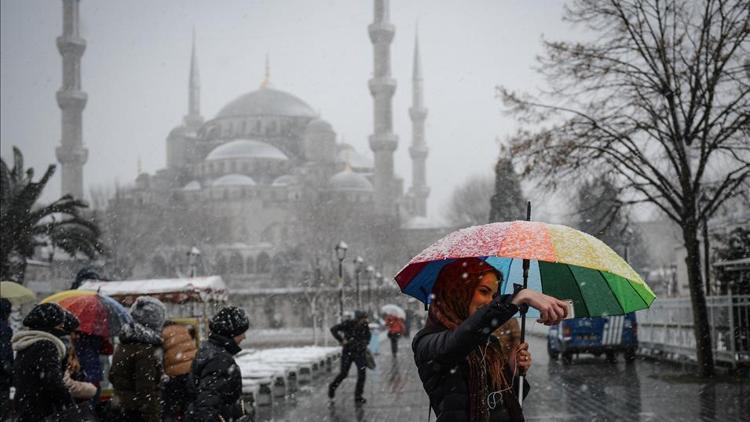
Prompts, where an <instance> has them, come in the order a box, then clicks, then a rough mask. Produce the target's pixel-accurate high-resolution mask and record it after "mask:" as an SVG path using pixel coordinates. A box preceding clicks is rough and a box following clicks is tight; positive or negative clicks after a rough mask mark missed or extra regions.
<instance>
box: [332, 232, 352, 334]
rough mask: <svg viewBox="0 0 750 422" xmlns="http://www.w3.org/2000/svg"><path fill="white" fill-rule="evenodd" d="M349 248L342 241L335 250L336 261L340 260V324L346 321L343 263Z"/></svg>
mask: <svg viewBox="0 0 750 422" xmlns="http://www.w3.org/2000/svg"><path fill="white" fill-rule="evenodd" d="M348 248H349V247H348V246H347V245H346V243H344V241H343V240H342V241H341V242H339V243H338V244H337V245H336V247H334V249H335V250H336V259H338V260H339V322H341V321H343V320H344V267H343V262H344V258H346V250H347V249H348Z"/></svg>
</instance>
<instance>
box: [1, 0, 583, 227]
mask: <svg viewBox="0 0 750 422" xmlns="http://www.w3.org/2000/svg"><path fill="white" fill-rule="evenodd" d="M391 3H392V4H391V20H392V22H393V23H394V24H395V25H396V37H395V40H394V42H393V44H392V48H391V51H392V57H393V60H392V61H393V68H392V73H393V76H394V77H395V78H396V79H397V80H398V88H397V91H396V95H395V97H394V122H395V130H396V132H397V134H398V135H399V136H400V143H399V148H398V150H397V151H396V171H397V173H398V174H399V175H400V176H401V177H403V178H404V179H405V181H404V185H405V187H406V188H408V186H409V185H410V184H411V182H410V177H411V167H410V160H409V157H408V145H409V143H410V138H411V129H410V120H409V116H408V107H409V105H410V100H411V83H410V79H411V70H412V51H413V46H414V34H415V26H416V23H417V22H418V23H419V33H420V34H419V36H420V43H421V52H422V63H423V69H424V79H425V82H424V85H425V100H426V105H427V107H428V108H429V116H428V118H427V142H428V144H429V147H430V156H429V157H428V167H427V171H428V175H427V177H428V183H429V184H430V185H431V186H432V195H431V197H430V200H429V210H430V213H431V214H432V215H440V214H442V211H441V209H443V208H444V206H445V204H446V202H447V200H448V198H449V196H450V193H451V191H452V189H453V188H454V187H455V185H456V184H458V183H460V182H461V181H463V180H464V179H466V178H467V177H468V176H469V175H472V174H476V173H482V172H487V173H489V172H490V171H491V168H492V165H493V163H494V160H495V158H496V156H497V143H496V138H498V137H499V138H501V139H502V138H504V137H505V136H506V135H508V134H510V133H512V132H513V130H514V124H513V122H512V120H511V119H509V118H508V117H507V116H504V115H503V114H502V113H501V107H502V105H501V103H500V102H499V101H498V100H496V99H495V98H494V87H495V86H496V85H498V84H503V85H506V86H509V87H511V88H514V89H521V90H527V91H534V90H535V89H536V88H537V87H538V86H541V84H542V83H543V81H542V80H541V79H540V78H539V77H538V76H537V75H536V73H535V72H534V71H533V69H532V67H533V66H534V65H535V56H536V55H537V54H539V53H540V52H541V39H542V36H543V35H544V36H545V37H546V38H550V39H570V38H573V35H574V34H575V29H574V28H571V26H570V25H569V24H567V23H564V22H562V20H561V16H562V4H563V2H562V1H560V0H545V1H536V2H520V1H505V0H502V1H501V0H473V1H471V2H466V1H459V0H439V1H436V0H409V1H406V0H397V1H393V2H391ZM80 7H81V32H82V36H83V37H84V38H85V39H86V40H87V42H88V48H87V50H86V52H85V54H84V56H83V61H82V81H83V82H82V83H83V89H84V91H86V92H87V93H88V96H89V101H88V105H87V106H86V109H85V110H84V143H85V144H86V147H87V148H88V149H89V161H88V163H87V164H86V166H85V170H84V172H85V173H84V174H85V176H84V178H85V184H86V186H85V187H84V188H85V190H86V192H88V190H89V189H90V188H91V187H95V186H103V185H113V184H114V183H115V182H116V181H117V182H119V183H120V184H127V183H131V182H132V181H133V179H134V178H135V176H136V171H137V162H138V157H140V158H141V161H142V165H143V170H145V171H148V172H153V171H155V170H157V169H160V168H163V167H165V164H166V163H165V161H166V159H165V155H166V154H165V153H166V146H165V138H166V136H167V134H168V133H169V131H170V130H171V129H172V128H173V127H174V126H176V125H177V124H179V123H180V122H181V119H182V116H183V115H184V114H185V113H186V109H187V77H188V64H189V59H190V41H191V31H192V28H193V27H195V29H196V32H197V40H198V41H197V48H198V59H199V66H200V74H201V84H202V91H201V96H202V108H201V111H202V113H203V115H204V117H206V118H207V119H208V118H212V117H214V116H215V114H216V113H217V112H218V110H219V109H220V108H221V107H222V106H224V105H225V104H227V103H228V102H230V101H231V100H233V99H234V98H236V97H238V96H239V95H241V94H243V93H246V92H249V91H252V90H255V89H257V88H258V86H259V84H260V82H261V80H262V79H263V72H264V56H265V54H266V53H268V54H269V55H270V60H271V82H272V83H273V85H274V86H275V87H276V88H278V89H282V90H285V91H288V92H291V93H293V94H294V95H297V96H298V97H300V98H302V99H303V100H305V101H306V102H307V103H308V104H310V105H311V106H312V107H313V108H314V109H316V110H318V111H319V112H320V113H321V114H322V117H323V118H324V119H326V120H328V121H330V122H331V123H332V125H333V127H334V129H335V130H336V132H337V133H338V135H339V136H340V137H341V138H343V140H344V141H345V142H348V143H350V144H352V145H354V146H355V148H357V149H358V150H367V151H369V148H368V146H367V137H368V135H369V134H371V133H372V99H371V97H370V94H369V92H368V89H367V80H368V79H369V78H370V74H371V70H372V56H373V54H372V45H371V44H370V41H369V38H368V35H367V25H368V24H369V23H370V22H372V19H373V16H372V15H373V10H372V1H371V0H367V1H365V0H360V1H351V0H327V1H322V0H320V1H309V0H308V1H305V0H284V1H279V0H267V1H263V0H228V1H221V2H213V1H211V2H209V1H183V0H159V1H158V2H156V1H145V0H128V1H125V2H123V1H90V0H83V1H81V6H80ZM0 12H1V13H0V16H1V19H2V20H1V22H0V34H1V35H2V43H1V46H0V64H1V67H0V75H1V76H0V83H1V86H0V88H1V89H0V92H1V93H2V95H1V98H2V102H1V104H0V110H1V115H0V119H1V120H0V121H1V122H2V124H1V125H0V129H1V131H0V135H1V138H0V139H1V140H2V156H3V157H5V158H7V157H10V154H11V148H12V146H13V145H17V146H19V147H20V148H21V149H22V151H23V152H24V154H25V156H26V159H27V165H30V166H34V167H36V168H37V172H38V174H39V173H41V172H42V171H43V168H44V167H46V165H47V164H49V163H53V162H55V155H54V148H55V147H56V146H57V145H58V144H59V138H60V110H59V109H58V108H57V105H56V103H55V97H54V94H55V91H56V90H57V89H58V88H59V87H60V84H61V74H62V70H61V58H60V56H59V54H58V52H57V49H56V47H55V37H57V36H58V35H60V34H61V32H62V2H61V1H53V0H2V2H0ZM59 192H60V179H59V171H58V173H57V175H56V176H55V179H54V180H53V181H52V182H51V183H50V188H49V189H48V190H47V191H46V192H45V197H44V199H46V200H51V199H53V197H57V196H58V195H59Z"/></svg>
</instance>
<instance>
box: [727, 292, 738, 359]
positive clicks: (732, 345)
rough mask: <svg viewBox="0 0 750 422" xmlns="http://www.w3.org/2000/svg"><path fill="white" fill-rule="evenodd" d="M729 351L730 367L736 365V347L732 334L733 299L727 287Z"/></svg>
mask: <svg viewBox="0 0 750 422" xmlns="http://www.w3.org/2000/svg"><path fill="white" fill-rule="evenodd" d="M728 297H729V351H730V352H731V353H732V368H736V367H737V350H736V349H737V348H736V344H735V340H736V339H735V335H734V299H733V298H732V289H729V295H728Z"/></svg>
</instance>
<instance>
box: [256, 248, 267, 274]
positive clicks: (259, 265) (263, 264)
mask: <svg viewBox="0 0 750 422" xmlns="http://www.w3.org/2000/svg"><path fill="white" fill-rule="evenodd" d="M256 270H257V272H258V273H261V274H267V273H270V272H271V257H270V256H268V254H267V253H265V252H261V253H260V254H259V255H258V260H257V261H256Z"/></svg>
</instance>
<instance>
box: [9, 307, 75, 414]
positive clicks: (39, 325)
mask: <svg viewBox="0 0 750 422" xmlns="http://www.w3.org/2000/svg"><path fill="white" fill-rule="evenodd" d="M64 322H65V311H64V310H63V309H62V308H61V307H60V306H58V305H57V304H55V303H43V304H40V305H36V306H35V307H34V308H33V309H32V310H31V312H29V314H28V315H26V318H24V320H23V325H24V326H26V327H27V328H28V330H19V331H18V332H17V333H16V334H15V335H14V336H13V350H15V351H16V359H15V362H14V365H13V385H14V386H15V388H16V395H15V401H16V415H17V416H18V422H26V421H29V422H32V421H33V422H38V421H41V420H43V419H44V418H46V417H48V416H50V415H52V414H54V413H55V412H58V411H60V410H63V409H64V408H66V407H68V406H70V405H72V403H73V399H72V398H71V396H70V394H69V393H68V388H67V387H66V386H65V383H64V382H63V362H64V360H65V355H66V349H65V345H64V344H63V342H62V340H60V337H61V336H64V335H66V334H67V333H66V332H65V331H63V325H64Z"/></svg>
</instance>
